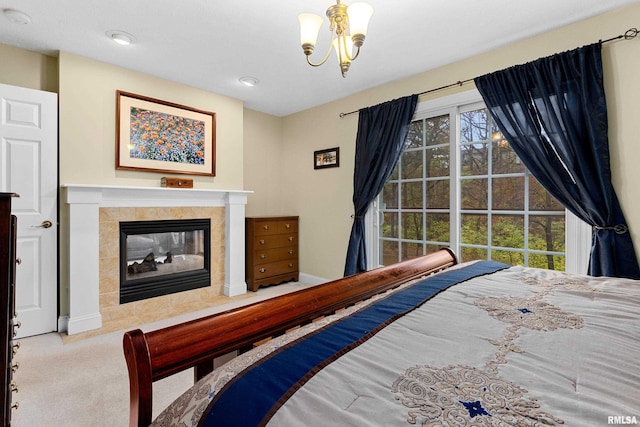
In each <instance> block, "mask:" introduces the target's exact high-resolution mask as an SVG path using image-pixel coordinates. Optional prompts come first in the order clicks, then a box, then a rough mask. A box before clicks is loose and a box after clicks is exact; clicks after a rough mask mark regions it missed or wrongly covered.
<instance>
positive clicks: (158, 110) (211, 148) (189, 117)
mask: <svg viewBox="0 0 640 427" xmlns="http://www.w3.org/2000/svg"><path fill="white" fill-rule="evenodd" d="M215 157H216V114H215V113H213V112H210V111H203V110H198V109H196V108H191V107H187V106H184V105H180V104H175V103H173V102H168V101H162V100H159V99H155V98H150V97H147V96H142V95H136V94H134V93H129V92H124V91H120V90H118V91H116V169H120V170H134V171H146V172H161V173H178V174H187V175H205V176H215V164H216V159H215Z"/></svg>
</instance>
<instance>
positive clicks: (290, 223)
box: [245, 216, 298, 292]
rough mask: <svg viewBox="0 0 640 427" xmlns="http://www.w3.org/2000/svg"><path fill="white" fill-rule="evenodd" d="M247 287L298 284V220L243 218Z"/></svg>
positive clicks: (295, 218) (279, 217) (286, 217)
mask: <svg viewBox="0 0 640 427" xmlns="http://www.w3.org/2000/svg"><path fill="white" fill-rule="evenodd" d="M245 225H246V230H245V236H246V244H245V251H246V259H245V262H246V279H247V287H248V288H249V289H250V290H252V291H254V292H255V291H257V290H258V288H259V287H260V286H267V285H276V284H279V283H283V282H289V281H298V217H297V216H267V217H247V218H245Z"/></svg>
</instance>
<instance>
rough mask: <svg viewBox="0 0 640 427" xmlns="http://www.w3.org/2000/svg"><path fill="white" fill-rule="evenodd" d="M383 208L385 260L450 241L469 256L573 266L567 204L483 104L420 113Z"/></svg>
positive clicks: (544, 265) (462, 254) (551, 266)
mask: <svg viewBox="0 0 640 427" xmlns="http://www.w3.org/2000/svg"><path fill="white" fill-rule="evenodd" d="M378 209H379V211H380V212H381V220H382V221H381V222H382V224H381V226H380V228H379V236H378V242H379V251H378V252H379V262H380V263H381V264H383V265H387V264H391V263H394V262H397V261H401V260H404V259H408V258H414V257H417V256H421V255H423V254H426V253H430V252H434V251H436V250H438V249H440V248H441V247H443V246H447V247H453V248H454V249H455V250H456V251H457V252H458V256H459V258H460V260H461V261H470V260H476V259H493V260H496V261H502V262H507V263H510V264H517V265H524V266H531V267H540V268H548V269H553V270H564V269H565V255H566V254H565V211H564V208H563V207H562V206H561V205H560V204H559V203H558V202H557V201H556V200H555V199H554V198H553V197H551V195H549V193H548V192H547V191H546V190H545V189H544V188H543V187H542V186H541V185H540V184H539V183H538V181H537V180H536V179H535V178H534V177H533V176H532V175H531V174H530V173H529V172H528V171H527V170H526V168H525V166H524V165H523V164H522V162H521V161H520V159H519V158H518V156H517V155H516V154H515V152H514V151H513V149H512V148H511V146H510V145H509V142H508V141H506V140H505V139H504V138H503V137H502V135H501V134H500V132H499V131H498V129H497V127H496V126H495V124H494V122H493V121H492V119H491V116H490V115H489V113H488V111H487V109H486V108H485V107H484V106H483V105H478V104H473V105H470V106H461V107H458V108H456V109H455V110H452V111H451V112H448V113H446V114H438V115H433V116H428V117H424V118H420V119H418V120H415V121H414V122H413V123H412V124H411V127H410V130H409V134H408V136H407V140H406V142H405V147H404V151H403V153H402V156H401V158H400V161H399V162H398V164H397V165H396V168H395V170H394V172H393V174H392V175H391V177H390V178H389V180H388V181H387V183H386V184H385V187H384V189H383V191H382V193H381V195H380V196H379V198H378Z"/></svg>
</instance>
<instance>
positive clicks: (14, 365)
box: [11, 362, 20, 372]
mask: <svg viewBox="0 0 640 427" xmlns="http://www.w3.org/2000/svg"><path fill="white" fill-rule="evenodd" d="M18 368H20V363H18V362H16V363H14V364H13V365H11V372H15V371H17V370H18Z"/></svg>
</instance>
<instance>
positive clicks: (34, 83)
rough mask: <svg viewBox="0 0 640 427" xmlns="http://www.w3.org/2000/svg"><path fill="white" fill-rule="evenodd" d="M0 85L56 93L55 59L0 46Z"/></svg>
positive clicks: (56, 64) (56, 72) (56, 70)
mask: <svg viewBox="0 0 640 427" xmlns="http://www.w3.org/2000/svg"><path fill="white" fill-rule="evenodd" d="M0 83H3V84H7V85H12V86H20V87H26V88H29V89H36V90H43V91H46V92H58V62H57V59H56V58H54V57H51V56H46V55H41V54H39V53H35V52H30V51H28V50H24V49H18V48H16V47H12V46H7V45H4V44H0Z"/></svg>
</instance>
